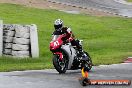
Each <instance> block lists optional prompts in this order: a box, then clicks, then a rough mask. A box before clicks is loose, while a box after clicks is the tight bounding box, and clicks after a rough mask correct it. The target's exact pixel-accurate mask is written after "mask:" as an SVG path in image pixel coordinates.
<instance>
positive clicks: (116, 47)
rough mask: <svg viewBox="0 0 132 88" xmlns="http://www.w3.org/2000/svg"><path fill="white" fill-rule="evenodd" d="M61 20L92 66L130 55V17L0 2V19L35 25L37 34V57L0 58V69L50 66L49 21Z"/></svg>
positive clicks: (131, 36)
mask: <svg viewBox="0 0 132 88" xmlns="http://www.w3.org/2000/svg"><path fill="white" fill-rule="evenodd" d="M56 18H61V19H63V20H64V22H65V25H68V26H69V27H71V28H72V31H73V33H74V34H75V36H76V37H77V38H79V39H83V40H84V43H83V44H84V50H85V51H88V52H89V54H90V55H91V57H92V60H93V63H94V65H100V64H115V63H121V62H122V61H123V60H124V59H126V58H127V57H128V56H132V19H130V18H129V19H128V18H121V17H96V16H88V15H85V14H78V15H75V14H68V13H64V12H60V11H57V10H48V9H47V10H44V9H36V8H29V7H24V6H20V5H15V4H0V19H2V20H4V23H11V24H32V23H34V24H36V25H37V26H38V34H39V48H40V58H37V59H36V58H34V59H31V58H27V59H13V58H7V57H1V58H0V71H14V70H29V69H45V68H53V65H52V53H51V52H50V50H49V42H50V40H51V34H52V32H53V30H54V28H53V21H54V20H55V19H56Z"/></svg>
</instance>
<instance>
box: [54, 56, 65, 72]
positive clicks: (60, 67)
mask: <svg viewBox="0 0 132 88" xmlns="http://www.w3.org/2000/svg"><path fill="white" fill-rule="evenodd" d="M53 65H54V67H55V69H56V70H57V71H58V72H59V73H60V74H62V73H65V72H66V60H65V58H63V60H62V61H60V59H59V56H58V55H54V57H53Z"/></svg>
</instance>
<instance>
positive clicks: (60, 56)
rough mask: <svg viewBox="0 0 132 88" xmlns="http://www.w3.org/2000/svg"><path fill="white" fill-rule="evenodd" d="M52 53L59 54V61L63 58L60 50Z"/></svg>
mask: <svg viewBox="0 0 132 88" xmlns="http://www.w3.org/2000/svg"><path fill="white" fill-rule="evenodd" d="M54 54H56V55H59V59H60V61H62V59H63V54H62V53H61V52H55V53H54Z"/></svg>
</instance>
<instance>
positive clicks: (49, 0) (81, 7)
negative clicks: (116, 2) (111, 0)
mask: <svg viewBox="0 0 132 88" xmlns="http://www.w3.org/2000/svg"><path fill="white" fill-rule="evenodd" d="M46 1H48V2H51V3H56V4H62V5H67V6H71V7H76V8H80V9H88V10H89V9H90V10H93V11H95V10H98V11H100V12H104V13H109V14H113V15H116V16H122V17H126V18H130V17H128V16H124V15H121V14H118V13H114V12H109V11H104V10H101V9H95V8H90V7H89V8H88V7H83V6H76V5H72V4H68V3H62V2H57V1H51V0H46Z"/></svg>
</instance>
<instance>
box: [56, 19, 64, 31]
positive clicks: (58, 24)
mask: <svg viewBox="0 0 132 88" xmlns="http://www.w3.org/2000/svg"><path fill="white" fill-rule="evenodd" d="M62 27H63V21H62V20H61V19H57V20H55V22H54V28H55V30H57V31H60V30H61V28H62Z"/></svg>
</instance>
